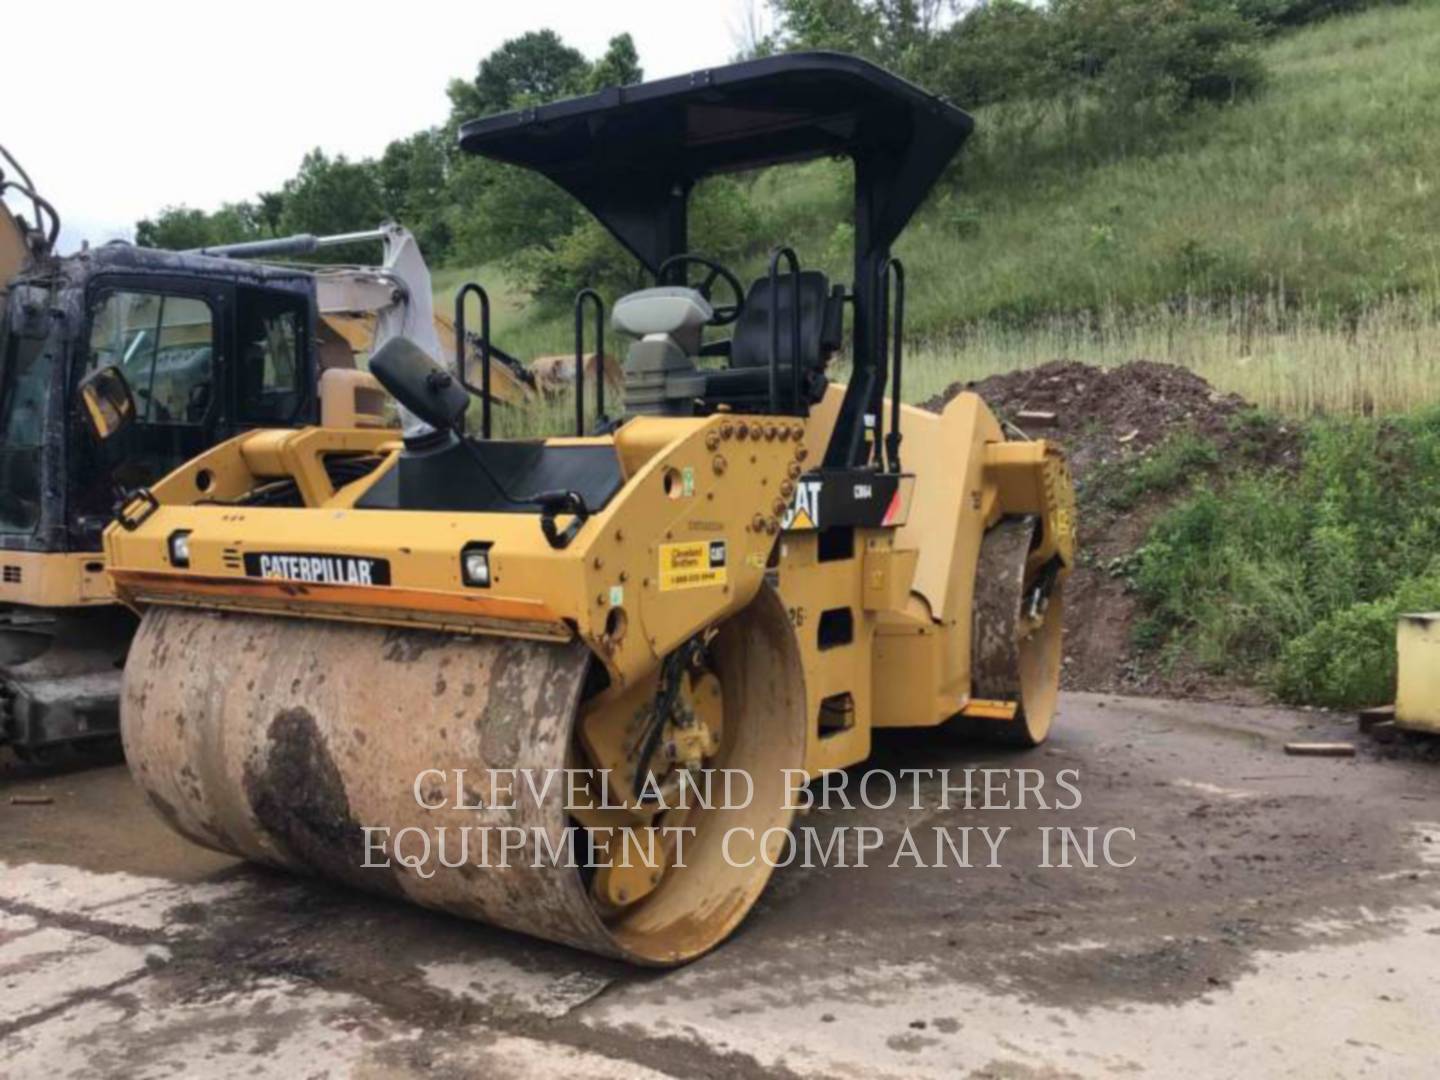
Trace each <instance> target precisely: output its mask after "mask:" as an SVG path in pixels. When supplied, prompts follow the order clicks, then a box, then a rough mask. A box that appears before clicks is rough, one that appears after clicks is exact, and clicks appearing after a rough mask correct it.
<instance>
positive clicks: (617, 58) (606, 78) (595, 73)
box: [588, 34, 645, 90]
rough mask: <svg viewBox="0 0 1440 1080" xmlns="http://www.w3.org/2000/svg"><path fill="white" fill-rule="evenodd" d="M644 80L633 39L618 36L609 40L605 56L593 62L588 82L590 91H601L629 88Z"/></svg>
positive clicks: (626, 36)
mask: <svg viewBox="0 0 1440 1080" xmlns="http://www.w3.org/2000/svg"><path fill="white" fill-rule="evenodd" d="M644 78H645V72H644V70H643V69H642V68H641V67H640V54H639V53H638V52H636V50H635V40H634V38H632V37H631V36H630V35H629V34H620V35H618V36H616V37H613V38H611V39H610V44H609V45H608V46H606V48H605V55H604V56H602V57H600V59H599V60H596V61H595V66H594V67H592V68H591V69H590V77H589V80H588V82H589V84H590V86H589V88H590V89H591V90H603V89H605V87H607V86H631V85H633V84H635V83H638V82H640V81H642V80H643V79H644Z"/></svg>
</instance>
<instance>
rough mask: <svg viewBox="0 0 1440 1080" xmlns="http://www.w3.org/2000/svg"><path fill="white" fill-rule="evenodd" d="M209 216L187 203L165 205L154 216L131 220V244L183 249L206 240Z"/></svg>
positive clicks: (176, 249)
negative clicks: (133, 238) (183, 204)
mask: <svg viewBox="0 0 1440 1080" xmlns="http://www.w3.org/2000/svg"><path fill="white" fill-rule="evenodd" d="M210 240H211V232H210V216H209V215H208V214H206V213H205V211H204V210H193V209H191V208H190V207H188V206H167V207H165V208H164V209H163V210H161V211H160V213H159V214H157V215H156V216H155V217H154V218H145V219H143V220H142V221H138V222H136V223H135V243H137V244H139V245H140V246H141V247H149V248H163V249H165V250H166V251H184V250H186V249H187V248H197V247H205V246H206V245H207V244H209V243H210Z"/></svg>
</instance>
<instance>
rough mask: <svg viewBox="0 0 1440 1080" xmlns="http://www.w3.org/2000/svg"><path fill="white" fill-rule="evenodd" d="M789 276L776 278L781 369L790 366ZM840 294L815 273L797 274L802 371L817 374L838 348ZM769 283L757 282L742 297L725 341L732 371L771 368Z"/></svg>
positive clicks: (771, 302) (790, 292) (840, 316)
mask: <svg viewBox="0 0 1440 1080" xmlns="http://www.w3.org/2000/svg"><path fill="white" fill-rule="evenodd" d="M792 289H793V285H792V284H791V276H790V275H789V274H781V275H780V276H779V277H778V278H777V279H776V292H777V293H778V296H779V309H778V312H777V314H778V321H779V324H780V357H779V362H780V364H781V365H782V366H786V367H788V366H789V365H790V362H791V355H790V353H791V334H792V329H791V321H790V320H791V317H792V316H791V313H790V312H791V305H792ZM843 305H844V297H843V290H841V289H836V290H835V292H833V293H832V292H831V291H830V282H829V279H828V278H826V276H825V275H824V274H823V273H821V272H820V271H819V270H802V271H801V272H800V365H801V367H802V368H803V369H805V370H807V371H818V370H820V369H822V368H823V367H824V366H825V362H826V361H827V360H828V359H829V358H830V356H831V355H832V354H833V353H834V352H835V351H836V350H838V349H839V348H840V344H841V334H842V332H843V318H844V315H843ZM772 306H773V299H772V297H771V294H770V279H769V278H768V277H763V278H760V279H759V280H758V281H756V282H755V284H753V285H751V286H750V292H749V294H748V295H747V296H746V297H745V310H744V311H742V312H741V313H740V318H739V320H738V321H736V323H735V331H734V333H733V335H732V336H731V338H730V366H731V367H732V368H755V367H768V366H769V364H770V345H771V341H770V309H771V307H772Z"/></svg>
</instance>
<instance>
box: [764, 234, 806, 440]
mask: <svg viewBox="0 0 1440 1080" xmlns="http://www.w3.org/2000/svg"><path fill="white" fill-rule="evenodd" d="M782 258H783V259H784V260H785V261H786V262H788V263H789V264H790V389H791V404H792V407H793V408H794V409H795V412H796V413H797V414H798V413H799V412H800V260H799V258H797V257H796V255H795V250H794V249H793V248H788V247H778V248H776V249H775V250H774V251H772V252H771V253H770V412H771V413H772V414H775V413H779V412H780V260H781V259H782Z"/></svg>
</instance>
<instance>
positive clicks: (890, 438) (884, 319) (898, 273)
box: [877, 256, 905, 473]
mask: <svg viewBox="0 0 1440 1080" xmlns="http://www.w3.org/2000/svg"><path fill="white" fill-rule="evenodd" d="M892 277H893V278H894V280H895V318H894V320H893V322H892V320H891V318H890V280H891V278H892ZM877 289H878V292H879V301H880V303H879V305H878V309H879V314H880V326H879V333H878V335H877V337H878V339H879V346H880V357H881V360H882V361H886V360H888V361H889V362H892V363H893V364H894V366H893V367H892V368H891V377H890V433H889V434H888V435H886V436H885V437H884V447H885V464H886V466H887V467H888V469H889V470H890V472H892V473H898V472H899V471H900V401H901V398H900V370H901V367H902V366H903V363H904V348H905V264H904V263H902V262H901V261H900V260H899V259H897V258H895V257H893V256H892V257H891V258H888V259H886V260H885V261H884V262H883V263H881V264H880V272H879V281H878V282H877ZM887 335H890V337H891V341H890V350H889V351H890V356H889V357H888V358H887V357H886V349H885V346H886V341H885V339H886V336H887ZM882 414H883V410H882ZM883 419H884V418H883V415H882V417H881V422H883Z"/></svg>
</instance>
